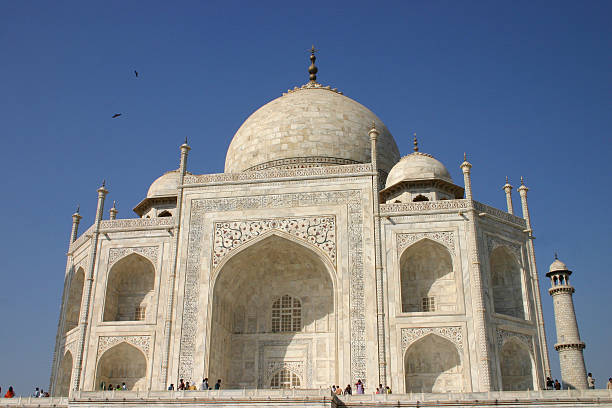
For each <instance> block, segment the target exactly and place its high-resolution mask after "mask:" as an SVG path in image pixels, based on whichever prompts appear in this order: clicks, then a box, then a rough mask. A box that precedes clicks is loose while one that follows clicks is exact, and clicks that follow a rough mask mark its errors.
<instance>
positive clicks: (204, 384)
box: [200, 378, 208, 391]
mask: <svg viewBox="0 0 612 408" xmlns="http://www.w3.org/2000/svg"><path fill="white" fill-rule="evenodd" d="M206 390H208V378H204V379H203V380H202V384H200V391H206Z"/></svg>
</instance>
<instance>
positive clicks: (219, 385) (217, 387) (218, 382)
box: [215, 379, 221, 390]
mask: <svg viewBox="0 0 612 408" xmlns="http://www.w3.org/2000/svg"><path fill="white" fill-rule="evenodd" d="M218 389H221V379H218V380H217V383H216V384H215V390H218Z"/></svg>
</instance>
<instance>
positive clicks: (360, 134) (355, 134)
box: [225, 84, 400, 173]
mask: <svg viewBox="0 0 612 408" xmlns="http://www.w3.org/2000/svg"><path fill="white" fill-rule="evenodd" d="M316 86H317V87H308V85H306V86H304V87H302V88H301V89H300V88H297V89H296V90H293V91H290V92H288V93H286V94H284V95H283V96H281V97H280V98H277V99H274V100H273V101H271V102H269V103H267V104H266V105H264V106H262V107H261V108H259V109H258V110H257V111H255V112H254V113H253V114H252V115H251V116H250V117H249V118H248V119H247V120H246V121H245V122H244V123H243V124H242V126H240V129H238V131H237V132H236V134H235V135H234V138H233V140H232V142H231V143H230V146H229V148H228V150H227V156H226V159H225V172H226V173H237V172H241V171H248V170H261V169H267V168H274V167H280V168H294V167H313V166H325V165H338V164H352V163H369V162H370V137H369V136H368V132H369V130H370V129H371V128H372V122H374V123H376V128H377V129H378V130H379V132H380V136H379V138H378V163H379V167H380V168H381V169H382V170H384V171H387V172H388V171H389V170H391V167H393V165H394V164H395V163H396V162H397V161H398V160H399V158H400V154H399V150H398V148H397V145H396V144H395V140H394V139H393V136H391V133H389V130H388V129H387V128H386V127H385V125H384V124H383V123H382V121H381V120H380V119H379V118H378V117H377V116H376V115H375V114H374V113H373V112H372V111H370V110H369V109H368V108H366V107H365V106H363V105H361V104H360V103H358V102H356V101H354V100H352V99H350V98H348V97H346V96H344V95H342V94H341V93H339V92H337V91H334V90H331V89H328V88H327V87H322V86H321V85H318V84H316Z"/></svg>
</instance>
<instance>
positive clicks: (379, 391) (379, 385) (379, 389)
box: [376, 384, 384, 394]
mask: <svg viewBox="0 0 612 408" xmlns="http://www.w3.org/2000/svg"><path fill="white" fill-rule="evenodd" d="M383 390H384V388H383V386H382V384H378V388H376V393H377V394H382V393H383Z"/></svg>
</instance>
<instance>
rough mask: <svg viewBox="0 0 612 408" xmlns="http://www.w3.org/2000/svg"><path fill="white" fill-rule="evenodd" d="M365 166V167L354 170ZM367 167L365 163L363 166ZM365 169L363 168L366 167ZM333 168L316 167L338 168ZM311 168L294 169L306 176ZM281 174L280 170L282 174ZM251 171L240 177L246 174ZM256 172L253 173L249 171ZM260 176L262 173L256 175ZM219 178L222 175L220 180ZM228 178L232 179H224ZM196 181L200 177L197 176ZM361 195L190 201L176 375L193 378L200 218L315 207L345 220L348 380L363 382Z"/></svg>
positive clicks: (356, 192) (333, 193) (344, 192)
mask: <svg viewBox="0 0 612 408" xmlns="http://www.w3.org/2000/svg"><path fill="white" fill-rule="evenodd" d="M355 166H366V165H355ZM367 166H369V164H368V165H367ZM367 166H366V167H367ZM338 167H352V166H333V167H321V168H316V170H317V171H322V170H324V169H338ZM310 170H313V169H300V170H299V171H310ZM364 170H365V168H364ZM282 172H283V174H285V173H284V172H287V171H286V170H284V171H282ZM249 173H251V172H244V173H240V174H241V175H246V174H249ZM253 173H259V172H253ZM261 173H267V172H265V171H262V172H261ZM221 176H223V175H221ZM228 176H235V175H234V174H230V175H228ZM198 177H200V176H198ZM205 179H206V177H203V178H200V179H197V178H196V179H190V180H189V181H186V182H192V183H197V182H205ZM362 194H363V193H362V191H361V190H341V191H322V192H312V193H287V194H269V195H260V196H244V197H227V198H210V199H194V200H193V201H192V209H191V224H190V226H189V236H188V247H187V267H186V272H185V293H184V303H183V320H182V329H181V341H180V353H179V376H180V377H182V378H192V377H194V373H193V369H194V364H195V361H194V358H195V352H196V350H195V345H196V336H197V335H198V314H199V313H200V305H199V304H198V299H199V296H200V293H199V292H200V276H201V265H200V260H201V251H202V246H203V242H204V239H205V237H204V236H203V231H204V219H205V218H204V216H205V214H206V213H211V212H225V211H239V210H249V209H261V208H267V209H271V208H294V207H308V206H317V205H321V206H323V205H325V206H328V205H344V206H346V209H347V216H348V250H349V259H348V262H349V271H350V282H351V286H350V295H349V296H350V327H351V340H350V343H351V377H352V379H354V380H356V379H358V378H366V377H367V376H366V356H367V353H366V338H365V325H366V319H365V292H364V290H365V282H364V270H363V262H364V261H363V217H364V214H363V203H362Z"/></svg>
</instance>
